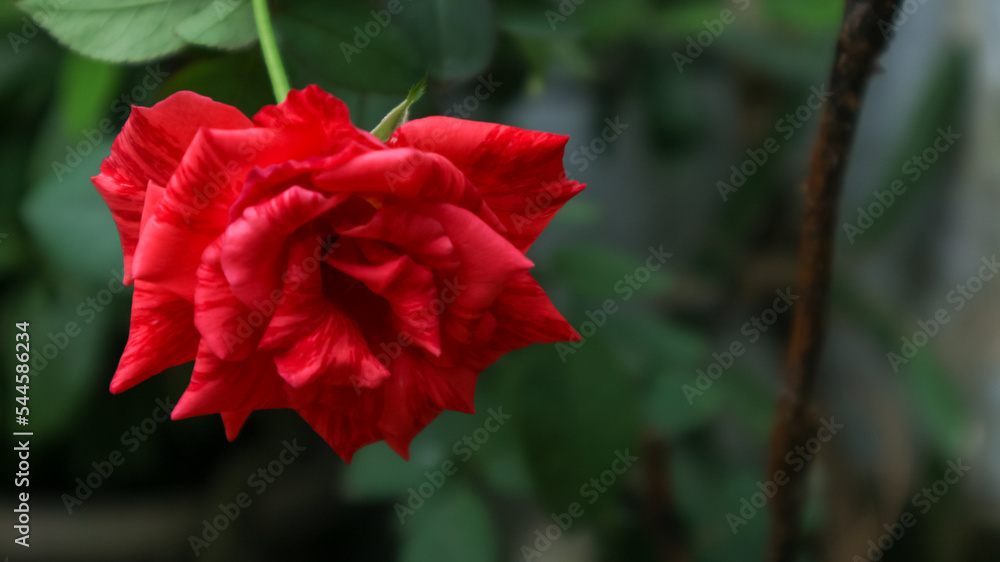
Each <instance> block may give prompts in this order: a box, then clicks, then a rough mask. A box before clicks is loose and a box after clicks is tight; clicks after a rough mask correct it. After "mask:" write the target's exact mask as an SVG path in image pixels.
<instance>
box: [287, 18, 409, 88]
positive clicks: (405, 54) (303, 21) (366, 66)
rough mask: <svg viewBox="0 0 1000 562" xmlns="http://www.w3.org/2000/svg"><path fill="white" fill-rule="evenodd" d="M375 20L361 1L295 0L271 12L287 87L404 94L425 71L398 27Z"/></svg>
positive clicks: (389, 21)
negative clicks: (290, 83) (273, 13)
mask: <svg viewBox="0 0 1000 562" xmlns="http://www.w3.org/2000/svg"><path fill="white" fill-rule="evenodd" d="M378 13H379V12H377V11H376V14H378ZM386 13H388V12H386ZM380 21H386V20H385V19H381V20H380V19H378V18H376V17H375V16H373V15H372V10H371V8H370V5H369V4H367V3H364V2H350V3H340V2H336V3H330V2H325V1H320V0H300V1H296V2H293V3H290V4H288V5H287V6H285V7H284V9H283V11H280V12H277V13H275V15H274V26H275V32H276V33H277V34H278V41H279V44H280V45H281V47H282V56H283V57H284V61H285V64H286V66H287V68H288V72H289V78H290V79H291V82H292V87H296V88H299V87H304V86H306V85H308V84H319V85H320V86H322V87H323V88H324V89H326V90H328V91H329V90H333V89H336V88H337V87H340V88H348V89H352V90H357V91H363V92H383V93H403V92H406V91H407V90H408V89H409V88H410V86H412V85H413V84H414V83H416V82H417V81H418V80H420V78H421V76H423V75H424V73H425V70H424V69H423V68H422V66H421V63H420V61H419V58H418V56H417V55H416V54H415V53H414V49H413V44H412V43H411V42H410V41H409V40H408V39H407V38H406V36H404V35H403V33H402V31H401V29H400V26H398V25H394V23H395V22H394V20H391V19H390V20H388V23H387V24H386V25H383V24H381V23H380ZM366 30H367V31H366ZM370 32H371V33H370ZM397 99H398V98H397Z"/></svg>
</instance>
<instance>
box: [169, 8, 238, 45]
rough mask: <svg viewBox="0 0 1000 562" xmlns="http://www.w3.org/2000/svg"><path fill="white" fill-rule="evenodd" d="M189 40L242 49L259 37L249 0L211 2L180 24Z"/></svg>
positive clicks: (202, 43) (178, 31)
mask: <svg viewBox="0 0 1000 562" xmlns="http://www.w3.org/2000/svg"><path fill="white" fill-rule="evenodd" d="M177 34H178V35H180V36H181V37H182V38H183V39H184V40H185V41H187V42H188V43H193V44H195V45H201V46H204V47H215V48H217V49H227V50H233V49H239V48H241V47H246V46H247V45H249V44H251V43H253V42H254V41H256V40H257V26H256V23H255V22H254V19H253V6H252V5H251V3H250V0H225V1H216V2H212V3H211V4H209V5H208V6H206V7H205V9H204V10H202V11H200V12H198V13H197V14H195V15H193V16H191V17H189V18H187V19H185V20H184V21H182V22H181V23H180V25H178V26H177Z"/></svg>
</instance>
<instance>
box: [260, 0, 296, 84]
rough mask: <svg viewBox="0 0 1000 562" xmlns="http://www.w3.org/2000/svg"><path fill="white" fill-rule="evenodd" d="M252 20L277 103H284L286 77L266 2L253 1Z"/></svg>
mask: <svg viewBox="0 0 1000 562" xmlns="http://www.w3.org/2000/svg"><path fill="white" fill-rule="evenodd" d="M253 18H254V20H255V21H256V22H257V36H258V37H260V50H261V51H263V52H264V64H265V65H267V74H268V76H270V77H271V87H272V88H274V97H275V98H277V99H278V103H281V102H283V101H285V97H286V96H287V95H288V90H290V89H291V88H290V87H289V85H288V76H287V75H286V74H285V67H284V66H283V65H282V64H281V55H280V54H278V43H277V42H276V41H275V40H274V29H273V28H272V27H271V14H269V13H268V11H267V0H253Z"/></svg>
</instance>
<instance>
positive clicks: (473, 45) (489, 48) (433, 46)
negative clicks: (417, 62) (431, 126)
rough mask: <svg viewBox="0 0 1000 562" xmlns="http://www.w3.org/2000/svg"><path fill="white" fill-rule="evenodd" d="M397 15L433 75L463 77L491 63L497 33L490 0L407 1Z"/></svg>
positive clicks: (450, 77)
mask: <svg viewBox="0 0 1000 562" xmlns="http://www.w3.org/2000/svg"><path fill="white" fill-rule="evenodd" d="M396 17H397V18H398V19H399V23H400V24H401V25H402V26H403V27H404V28H405V29H406V32H407V35H409V36H410V38H411V39H413V42H414V43H415V45H416V48H417V52H418V53H419V54H420V56H421V58H422V59H423V61H424V63H425V64H426V65H427V70H428V71H429V72H430V74H431V76H433V77H435V78H437V79H439V80H442V81H448V80H460V79H463V78H468V77H470V76H473V75H475V74H476V73H477V72H479V71H481V70H483V69H484V68H485V67H486V65H487V64H489V61H490V57H491V56H492V54H493V42H494V36H495V33H496V30H495V28H494V26H493V7H492V5H491V3H490V2H489V0H430V1H427V2H413V3H407V4H404V8H403V10H402V11H401V12H400V13H399V15H398V16H396Z"/></svg>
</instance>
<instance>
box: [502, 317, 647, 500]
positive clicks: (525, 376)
mask: <svg viewBox="0 0 1000 562" xmlns="http://www.w3.org/2000/svg"><path fill="white" fill-rule="evenodd" d="M605 329H610V328H608V327H605ZM508 359H509V360H507V361H505V362H504V363H503V367H504V369H505V371H504V373H503V375H502V376H505V377H510V378H516V379H517V382H518V387H517V388H514V389H513V392H511V393H510V395H511V396H512V398H510V399H508V401H507V402H505V404H508V403H512V401H513V403H512V405H511V406H510V410H511V413H512V415H513V418H512V419H511V420H510V422H508V423H513V424H514V427H516V428H517V431H518V433H519V435H520V437H521V440H522V442H523V444H524V451H525V454H526V458H527V461H528V466H529V468H530V469H531V471H532V475H533V480H534V482H535V484H536V485H537V492H538V497H539V499H540V500H541V502H542V505H543V506H544V507H545V508H546V509H550V510H553V511H554V510H565V509H566V506H567V505H569V504H570V503H572V502H583V501H586V502H587V504H588V505H589V503H590V500H591V499H590V498H589V497H588V498H583V497H582V494H583V492H581V486H583V485H584V484H586V483H587V482H589V481H590V479H591V478H593V477H595V476H597V475H599V474H600V473H601V472H602V471H604V470H607V469H608V467H609V466H610V465H611V463H613V462H614V461H615V458H616V451H620V452H622V453H623V454H624V453H625V450H626V449H628V450H629V453H630V454H636V453H638V450H637V443H638V436H639V425H640V417H641V411H642V407H641V404H640V400H639V396H638V393H637V391H636V389H635V387H634V385H632V384H631V381H630V380H629V379H628V378H627V377H626V376H625V375H624V373H623V372H622V368H621V365H619V364H618V363H617V362H615V361H614V360H613V355H612V353H611V351H610V349H609V346H608V344H607V343H606V342H605V341H603V340H602V338H601V336H600V334H598V335H595V336H593V337H591V338H589V339H587V340H585V341H584V344H583V346H582V347H580V348H579V350H577V351H576V352H575V353H573V354H570V355H568V356H567V357H566V359H567V361H566V363H565V364H564V363H562V362H561V361H560V358H559V350H558V347H557V346H551V345H550V346H535V347H532V348H529V349H526V350H523V351H521V352H518V353H517V354H516V355H514V356H512V357H509V358H508ZM498 376H501V375H498ZM624 489H625V486H624V480H622V481H621V482H618V483H617V484H615V486H614V487H613V488H609V492H608V495H609V496H614V495H617V494H618V493H620V492H621V491H623V490H624ZM613 503H614V502H613V501H612V500H611V499H610V498H604V497H601V498H598V501H595V502H594V509H595V510H599V509H603V506H608V505H610V504H613ZM587 511H588V512H590V511H591V510H590V509H589V508H588V509H587Z"/></svg>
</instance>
